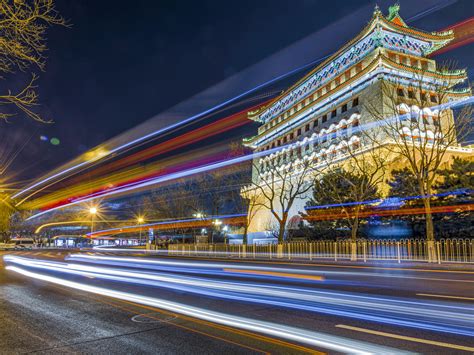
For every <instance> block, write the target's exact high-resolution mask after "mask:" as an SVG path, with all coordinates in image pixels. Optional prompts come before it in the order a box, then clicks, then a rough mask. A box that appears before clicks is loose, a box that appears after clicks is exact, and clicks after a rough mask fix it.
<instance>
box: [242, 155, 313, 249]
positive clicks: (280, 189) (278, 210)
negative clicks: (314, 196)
mask: <svg viewBox="0 0 474 355" xmlns="http://www.w3.org/2000/svg"><path fill="white" fill-rule="evenodd" d="M281 159H282V157H281V156H278V157H277V158H271V159H269V160H267V161H266V162H265V163H261V164H254V174H256V175H257V176H254V181H253V184H252V185H251V186H250V187H249V188H248V189H254V190H255V194H258V195H259V198H258V199H257V200H256V201H255V203H254V206H255V207H258V208H264V209H267V210H268V211H270V213H271V214H272V216H273V217H274V218H275V220H276V221H277V223H278V227H279V228H278V242H279V243H282V242H283V240H284V237H285V230H286V225H287V222H288V217H289V211H290V209H291V208H292V206H293V204H294V203H295V201H296V200H298V199H302V198H304V196H305V195H306V193H307V192H308V191H309V190H310V189H311V187H312V186H311V182H310V181H309V180H310V179H309V176H310V174H312V173H313V167H312V165H313V164H312V161H311V160H309V159H298V160H290V161H289V162H288V163H284V162H281Z"/></svg>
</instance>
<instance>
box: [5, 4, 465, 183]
mask: <svg viewBox="0 0 474 355" xmlns="http://www.w3.org/2000/svg"><path fill="white" fill-rule="evenodd" d="M381 2H382V1H381ZM420 2H422V1H420ZM425 2H426V3H430V4H431V3H442V4H450V3H452V4H451V5H449V6H447V7H445V8H444V9H443V10H442V11H438V12H434V13H433V14H430V15H428V16H426V17H423V18H422V19H421V20H418V21H415V22H414V23H413V24H411V25H415V26H416V27H419V28H422V29H426V30H436V29H441V28H443V27H445V26H448V25H450V24H453V23H455V22H458V21H460V20H463V19H465V18H467V17H470V16H472V15H473V14H474V5H473V4H474V2H472V1H435V0H431V1H428V0H427V1H425ZM365 6H370V7H371V8H373V6H374V2H373V1H366V0H357V1H354V0H352V1H311V0H300V1H277V0H272V1H264V0H259V1H247V0H240V1H217V0H214V1H209V0H207V1H139V0H136V1H133V2H129V1H118V0H114V1H106V0H101V1H93V0H70V1H69V0H68V1H67V0H58V1H57V8H58V10H59V11H60V12H61V13H62V14H63V16H64V17H66V18H67V19H69V21H70V23H71V24H72V27H71V28H69V29H66V28H53V29H51V31H50V32H49V35H48V38H49V47H50V52H49V60H48V63H47V71H46V72H45V73H42V74H41V78H40V81H39V84H40V94H41V103H42V106H41V107H40V108H39V110H40V112H42V113H43V114H44V115H46V116H48V117H52V118H53V119H54V121H55V123H54V124H53V125H47V126H44V125H43V126H38V125H37V124H34V123H32V122H30V121H26V120H24V119H22V118H21V116H18V117H17V118H15V119H14V120H12V123H11V124H8V125H5V124H2V126H1V127H0V129H1V130H3V128H5V129H8V130H9V132H10V133H11V134H9V135H8V136H9V138H8V139H9V140H10V141H11V142H12V144H19V142H21V141H23V140H25V139H26V138H28V137H29V135H31V137H32V138H31V141H30V143H28V145H27V147H26V149H25V150H24V151H23V152H22V153H21V155H19V157H18V158H17V161H16V163H15V164H14V165H13V167H12V168H13V169H16V170H19V169H22V168H23V171H22V175H21V176H22V177H23V178H26V179H30V178H35V177H37V174H39V173H43V172H46V171H47V170H48V169H51V168H53V167H56V166H57V165H59V164H61V163H63V162H65V161H67V160H69V159H72V158H74V157H75V156H77V155H78V154H79V153H81V152H83V151H84V150H86V149H89V148H92V147H93V146H95V145H97V144H100V143H101V142H102V141H104V140H107V139H110V138H112V137H114V136H116V135H117V134H120V133H122V132H124V131H126V130H128V129H130V128H132V127H134V126H136V125H137V124H140V123H142V122H144V121H146V120H147V119H149V118H150V117H152V116H154V115H156V114H157V113H160V112H162V111H163V110H165V109H168V108H169V107H171V106H173V105H175V104H177V103H179V102H181V101H183V100H186V99H187V98H189V97H190V96H192V95H194V94H196V93H199V92H201V91H202V90H205V89H206V88H208V87H210V86H212V85H214V84H216V83H218V82H220V81H222V80H224V79H226V78H227V77H229V76H231V75H233V74H235V73H237V72H239V71H241V70H242V69H245V68H246V67H248V66H250V65H252V64H254V63H256V62H259V61H260V60H262V59H264V58H266V57H267V56H269V55H271V54H273V53H275V52H277V51H279V50H280V49H282V48H285V47H286V46H288V45H290V44H292V43H293V42H295V41H297V40H300V39H302V38H304V37H306V36H308V35H310V34H312V33H314V32H316V31H318V30H320V29H323V28H325V27H326V26H328V25H329V24H331V23H333V22H335V21H336V20H338V19H340V18H342V17H344V16H350V14H351V13H356V11H357V10H359V9H361V8H362V7H365ZM412 6H413V5H412V4H411V3H410V2H409V1H401V14H402V16H403V15H404V10H405V11H406V12H410V10H411V7H412ZM382 10H384V11H386V9H385V8H384V6H382ZM370 15H371V13H370V12H368V13H367V14H366V16H360V15H358V16H354V18H353V19H351V18H349V21H351V22H353V23H354V24H356V26H357V28H359V29H361V28H362V27H363V26H364V25H365V24H366V23H367V21H368V20H369V19H370ZM341 30H342V31H343V30H344V29H341ZM356 34H357V32H354V33H347V34H345V35H340V34H336V35H335V36H334V37H333V38H324V43H314V46H315V48H317V47H318V46H321V47H324V48H325V49H324V50H325V51H326V52H322V53H321V55H325V54H328V53H327V51H328V49H330V47H331V46H332V47H333V49H332V50H336V49H337V48H338V47H340V46H341V45H343V44H344V42H345V41H346V40H348V39H350V38H351V37H352V36H354V35H356ZM328 43H329V45H328ZM312 50H313V52H314V48H312ZM316 53H317V51H316ZM453 54H454V52H451V53H448V54H447V55H446V57H451V56H452V55H453ZM295 55H298V53H295ZM456 56H457V57H459V60H460V66H464V67H466V66H470V67H472V45H471V47H470V48H463V49H462V50H457V51H456ZM314 59H316V58H314ZM470 74H472V71H471V73H470ZM3 131H4V132H6V131H5V130H3ZM41 134H44V135H46V136H48V137H53V136H55V137H58V138H59V139H60V140H61V144H60V145H59V146H52V145H49V144H48V143H45V142H42V141H40V140H39V136H40V135H41ZM0 136H1V137H6V136H5V134H4V133H3V134H1V135H0ZM25 166H28V167H29V169H26V170H25V169H24V168H25Z"/></svg>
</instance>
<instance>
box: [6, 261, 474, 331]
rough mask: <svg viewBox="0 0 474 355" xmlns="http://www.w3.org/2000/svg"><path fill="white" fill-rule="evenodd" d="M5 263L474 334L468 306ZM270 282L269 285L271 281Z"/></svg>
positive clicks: (91, 268)
mask: <svg viewBox="0 0 474 355" xmlns="http://www.w3.org/2000/svg"><path fill="white" fill-rule="evenodd" d="M5 261H6V262H8V263H13V264H16V265H21V266H25V267H30V268H35V269H42V270H47V271H53V272H59V273H63V274H71V275H78V276H82V277H86V278H94V279H104V280H109V281H116V282H121V283H125V284H127V283H132V284H140V285H144V286H153V287H160V288H167V289H171V290H174V291H181V292H186V293H194V294H200V295H203V296H208V297H217V298H221V299H230V300H234V301H243V302H253V303H260V304H271V305H275V306H278V307H285V308H291V309H297V310H303V311H311V312H317V313H323V314H329V315H335V316H344V317H350V318H355V319H362V320H366V321H372V322H378V323H386V324H391V325H397V326H403V327H411V328H418V329H425V330H428V329H429V330H432V331H437V332H445V333H452V334H458V335H465V336H474V331H472V327H473V325H474V321H473V320H472V317H470V315H469V314H468V313H469V310H470V308H469V307H467V306H466V307H462V306H452V305H438V304H436V303H432V302H420V301H416V302H415V301H408V300H400V299H396V298H388V297H375V296H364V295H357V294H354V293H344V292H331V291H319V290H315V289H308V288H302V287H286V286H279V285H268V284H260V283H248V282H239V281H232V282H228V281H218V280H209V279H204V278H201V277H188V276H182V275H179V274H169V273H150V272H139V271H136V270H133V269H129V270H126V269H111V268H105V267H97V266H89V265H82V264H65V263H62V262H51V261H42V260H34V259H27V258H20V257H15V256H12V257H6V258H5ZM129 266H133V265H129ZM250 274H251V273H250ZM270 279H271V278H270ZM265 280H267V281H268V279H265Z"/></svg>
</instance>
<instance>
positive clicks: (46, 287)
mask: <svg viewBox="0 0 474 355" xmlns="http://www.w3.org/2000/svg"><path fill="white" fill-rule="evenodd" d="M7 255H8V256H10V257H11V256H16V257H21V259H10V260H8V257H7V258H6V259H5V258H3V257H2V258H0V324H1V326H0V353H43V354H49V353H55V354H57V353H81V354H98V353H100V354H102V353H107V354H130V353H137V354H138V353H140V354H142V353H180V354H234V353H245V354H247V353H262V352H263V353H299V352H302V353H303V352H306V353H307V352H313V353H314V352H322V353H344V352H350V351H356V350H358V351H367V352H376V353H390V352H392V353H401V352H415V353H426V354H428V353H430V354H455V353H460V354H466V353H473V352H474V337H473V335H474V329H473V325H474V269H473V268H464V269H456V268H454V269H440V270H435V269H427V265H426V266H421V267H414V266H410V267H403V266H402V267H398V266H395V267H393V266H392V265H388V266H387V265H385V266H383V265H378V266H376V267H373V266H366V265H361V264H359V265H355V266H354V265H341V264H336V265H331V264H323V263H314V264H295V263H285V262H276V261H273V262H241V261H238V260H235V261H223V260H202V259H201V260H195V259H186V258H171V257H158V256H148V257H144V256H143V255H142V254H141V253H134V254H123V253H121V254H117V253H113V252H100V253H96V252H94V253H92V252H89V253H82V254H81V255H82V257H81V256H80V255H77V254H76V255H74V256H72V257H71V255H69V254H68V253H67V252H63V251H55V250H52V251H49V250H44V251H25V252H0V256H7ZM65 258H66V259H67V262H68V263H70V264H72V265H73V267H72V268H71V267H69V266H67V264H66V263H65V262H64V259H65ZM38 261H41V263H38ZM54 262H57V263H54ZM7 265H8V266H10V267H14V268H16V269H10V270H5V266H7ZM20 272H22V273H27V275H24V274H21V273H20ZM48 277H49V279H48ZM41 278H42V279H41ZM190 307H191V308H192V309H191V308H190ZM262 322H266V323H262ZM269 323H271V324H270V325H269ZM288 327H291V328H288ZM295 328H297V329H296V330H295ZM354 341H355V343H353V342H354Z"/></svg>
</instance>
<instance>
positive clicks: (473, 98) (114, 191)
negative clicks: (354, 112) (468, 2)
mask: <svg viewBox="0 0 474 355" xmlns="http://www.w3.org/2000/svg"><path fill="white" fill-rule="evenodd" d="M473 102H474V96H470V97H468V98H465V99H462V100H459V101H451V102H447V103H444V104H440V105H437V106H433V107H431V109H433V110H445V109H448V108H458V107H461V106H465V105H469V104H472V103H473ZM308 114H311V113H308ZM410 117H411V114H410V113H406V114H404V115H399V116H395V117H390V118H387V119H385V120H379V121H373V122H369V123H365V124H363V125H359V126H357V127H354V128H353V129H352V133H357V132H360V131H365V130H370V129H374V128H377V127H381V126H384V125H387V124H390V123H391V122H394V121H396V120H407V119H409V118H410ZM346 130H347V129H346ZM344 133H345V132H342V133H341V134H344ZM328 135H330V134H328ZM316 139H320V137H314V138H312V139H308V140H307V141H306V142H305V143H304V144H303V145H308V144H311V143H313V142H314V140H316ZM289 145H291V143H290V144H287V145H284V146H280V147H275V148H271V149H269V150H264V151H260V152H254V153H252V154H247V155H242V156H239V157H237V158H232V159H227V160H223V161H220V162H216V163H212V164H208V165H204V166H200V167H196V168H192V169H188V170H184V171H179V172H176V173H172V174H168V175H165V176H160V177H158V178H151V179H150V180H147V181H143V182H135V183H133V184H128V185H122V186H120V187H119V188H111V189H109V190H107V191H106V192H104V193H102V194H97V195H92V196H88V197H84V198H81V199H79V200H76V201H73V202H70V203H68V204H65V205H61V206H57V207H54V208H51V209H48V210H46V211H42V212H39V213H37V214H34V215H32V216H30V217H29V218H27V220H31V219H34V218H37V217H39V216H42V215H44V214H46V213H49V212H52V211H55V210H58V209H61V208H65V207H70V206H73V205H76V204H80V203H84V202H89V201H92V200H95V199H96V198H99V197H101V198H103V197H108V196H112V195H116V194H118V193H125V192H128V191H132V190H136V189H140V188H145V187H148V186H152V185H156V184H159V183H162V182H166V181H170V180H175V179H179V178H184V177H189V176H192V175H195V174H198V173H203V172H207V171H211V170H216V169H219V168H223V167H227V166H231V165H234V164H239V163H242V162H245V161H249V160H252V159H257V158H261V157H265V156H267V155H270V154H273V153H276V152H279V151H280V150H283V149H285V148H288V146H289Z"/></svg>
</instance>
